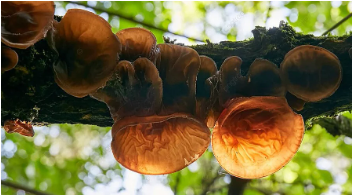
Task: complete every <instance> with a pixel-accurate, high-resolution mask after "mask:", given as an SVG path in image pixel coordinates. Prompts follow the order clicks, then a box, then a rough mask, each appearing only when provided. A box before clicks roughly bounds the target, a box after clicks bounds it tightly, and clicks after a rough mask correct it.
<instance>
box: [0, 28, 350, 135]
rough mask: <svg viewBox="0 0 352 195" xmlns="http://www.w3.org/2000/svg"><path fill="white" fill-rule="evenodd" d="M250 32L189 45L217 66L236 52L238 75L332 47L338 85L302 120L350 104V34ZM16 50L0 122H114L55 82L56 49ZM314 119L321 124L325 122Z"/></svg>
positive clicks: (98, 106)
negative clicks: (258, 63) (260, 63)
mask: <svg viewBox="0 0 352 195" xmlns="http://www.w3.org/2000/svg"><path fill="white" fill-rule="evenodd" d="M252 32H253V35H254V38H252V39H249V40H245V41H236V42H230V41H224V42H220V43H219V44H214V43H208V44H206V45H196V46H190V47H192V48H194V49H195V50H196V51H198V53H199V54H200V55H207V56H209V57H211V58H212V59H213V60H214V61H215V62H216V63H217V65H218V67H219V66H220V65H221V63H222V62H223V60H224V59H226V58H227V57H229V56H239V57H241V58H242V60H243V64H242V71H243V72H242V74H243V75H245V74H246V72H247V71H248V68H249V65H250V64H251V63H252V62H253V61H254V60H255V59H256V58H264V59H267V60H270V61H272V62H273V63H275V64H277V65H278V66H279V65H280V63H281V61H282V60H283V58H284V56H285V54H286V53H287V52H288V51H289V50H291V49H292V48H294V47H296V46H298V45H307V44H309V45H316V46H320V47H323V48H325V49H327V50H329V51H331V52H333V53H334V54H335V55H336V56H337V57H338V58H339V59H340V61H341V64H342V67H343V79H342V82H341V85H340V88H339V89H338V90H337V91H336V92H335V94H334V95H332V96H331V97H329V98H326V99H324V100H322V101H320V102H317V103H307V104H306V105H305V108H304V110H303V111H301V112H300V114H302V115H303V117H304V118H305V120H307V119H311V118H314V117H318V118H319V117H321V116H328V117H334V116H336V115H337V114H338V113H339V112H342V111H346V110H352V60H351V59H350V57H349V54H348V50H349V49H350V48H351V47H352V36H351V35H345V36H341V37H315V36H313V35H303V34H300V33H296V32H295V31H294V30H293V28H292V27H290V26H289V25H288V24H286V23H281V24H280V27H278V28H271V29H269V30H267V29H265V28H264V27H256V28H255V29H254V30H253V31H252ZM15 50H16V52H17V53H18V55H19V63H18V65H17V66H16V67H15V69H13V70H11V71H8V72H5V73H3V74H2V79H1V81H2V91H1V92H2V95H1V99H2V107H1V119H2V124H3V123H4V121H5V120H7V119H17V118H18V119H20V120H24V121H32V122H33V123H35V124H52V123H81V124H93V125H98V126H111V125H112V124H113V120H112V119H111V117H110V114H109V110H108V108H107V106H106V105H105V104H104V103H102V102H99V101H97V100H94V99H92V98H90V97H85V98H75V97H72V96H70V95H68V94H66V93H65V92H64V91H62V90H61V89H60V88H59V87H58V86H57V85H56V83H55V82H54V79H53V69H52V65H53V62H54V61H55V60H56V58H57V55H56V54H55V53H54V52H52V51H51V50H50V48H49V47H48V45H47V44H46V42H45V40H42V41H40V42H38V43H37V44H35V45H34V46H32V47H30V48H28V49H26V50H19V49H15ZM326 120H329V121H331V120H333V119H326ZM334 120H335V119H334ZM313 121H314V120H313ZM332 123H334V122H332ZM319 124H322V125H323V126H325V125H326V124H327V122H319ZM334 125H335V126H336V125H338V123H334ZM343 128H344V127H343ZM328 129H330V133H331V134H333V135H339V134H346V135H351V134H352V129H351V128H348V127H346V128H345V129H347V130H343V131H342V130H336V128H328Z"/></svg>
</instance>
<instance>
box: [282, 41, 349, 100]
mask: <svg viewBox="0 0 352 195" xmlns="http://www.w3.org/2000/svg"><path fill="white" fill-rule="evenodd" d="M280 71H281V76H282V79H283V82H284V84H285V86H286V88H287V90H288V91H289V92H290V93H292V94H293V95H295V96H296V97H298V98H300V99H302V100H304V101H307V102H316V101H319V100H321V99H323V98H326V97H329V96H330V95H332V94H333V93H334V92H335V91H336V90H337V89H338V87H339V85H340V83H341V79H342V67H341V64H340V61H339V59H338V58H337V57H336V56H335V55H334V54H333V53H331V52H330V51H328V50H326V49H324V48H321V47H317V46H312V45H303V46H299V47H296V48H294V49H293V50H291V51H289V52H288V53H287V54H286V56H285V58H284V60H283V62H282V63H281V65H280Z"/></svg>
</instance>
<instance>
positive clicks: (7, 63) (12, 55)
mask: <svg viewBox="0 0 352 195" xmlns="http://www.w3.org/2000/svg"><path fill="white" fill-rule="evenodd" d="M17 62H18V55H17V53H16V52H15V51H14V50H12V49H11V48H9V47H6V46H1V72H5V71H9V70H11V69H13V68H14V67H15V66H16V65H17Z"/></svg>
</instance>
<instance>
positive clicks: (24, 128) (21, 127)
mask: <svg viewBox="0 0 352 195" xmlns="http://www.w3.org/2000/svg"><path fill="white" fill-rule="evenodd" d="M4 129H5V131H6V132H7V133H19V134H21V135H23V136H28V137H33V136H34V131H33V127H32V124H31V123H30V122H26V121H24V122H22V121H20V120H18V119H16V120H7V121H5V123H4Z"/></svg>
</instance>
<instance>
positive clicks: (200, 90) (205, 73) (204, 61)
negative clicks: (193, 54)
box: [196, 56, 218, 97]
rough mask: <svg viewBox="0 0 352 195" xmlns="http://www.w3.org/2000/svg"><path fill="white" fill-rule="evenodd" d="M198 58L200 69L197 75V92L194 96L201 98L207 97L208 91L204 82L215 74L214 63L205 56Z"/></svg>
mask: <svg viewBox="0 0 352 195" xmlns="http://www.w3.org/2000/svg"><path fill="white" fill-rule="evenodd" d="M199 57H200V68H199V72H198V75H197V92H196V95H197V97H198V96H202V97H209V95H210V94H209V93H210V91H208V89H207V87H206V86H205V85H206V80H207V79H208V78H209V77H211V76H213V75H215V74H216V72H217V70H218V69H217V67H216V63H215V62H214V60H213V59H211V58H209V57H207V56H199Z"/></svg>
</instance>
